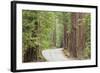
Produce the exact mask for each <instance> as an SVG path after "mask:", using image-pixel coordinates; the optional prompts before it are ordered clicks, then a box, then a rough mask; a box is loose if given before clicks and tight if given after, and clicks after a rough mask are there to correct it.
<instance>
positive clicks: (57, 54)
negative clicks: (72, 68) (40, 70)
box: [42, 48, 69, 61]
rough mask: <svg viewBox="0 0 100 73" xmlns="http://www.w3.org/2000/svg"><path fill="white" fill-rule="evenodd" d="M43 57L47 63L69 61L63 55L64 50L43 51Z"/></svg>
mask: <svg viewBox="0 0 100 73" xmlns="http://www.w3.org/2000/svg"><path fill="white" fill-rule="evenodd" d="M42 55H43V56H44V58H45V59H46V60H47V61H66V60H69V59H68V58H67V57H66V56H65V55H64V53H63V48H56V49H47V50H43V51H42Z"/></svg>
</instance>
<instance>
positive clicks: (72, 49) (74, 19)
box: [69, 13, 78, 58]
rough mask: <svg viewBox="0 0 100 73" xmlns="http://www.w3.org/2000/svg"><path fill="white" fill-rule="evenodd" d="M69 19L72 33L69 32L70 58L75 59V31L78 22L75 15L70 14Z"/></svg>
mask: <svg viewBox="0 0 100 73" xmlns="http://www.w3.org/2000/svg"><path fill="white" fill-rule="evenodd" d="M71 19H72V31H71V41H70V43H71V46H70V50H69V52H70V55H71V57H73V58H77V46H76V45H77V43H76V37H77V36H76V34H77V32H76V30H77V24H78V22H77V20H78V16H77V13H72V15H71Z"/></svg>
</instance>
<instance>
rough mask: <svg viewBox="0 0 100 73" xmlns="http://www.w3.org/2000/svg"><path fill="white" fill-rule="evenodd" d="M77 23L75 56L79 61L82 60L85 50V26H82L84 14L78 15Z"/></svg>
mask: <svg viewBox="0 0 100 73" xmlns="http://www.w3.org/2000/svg"><path fill="white" fill-rule="evenodd" d="M78 16H79V22H78V29H77V32H78V33H77V35H78V36H77V55H78V58H79V59H82V58H83V56H84V48H85V25H84V20H83V19H84V16H85V14H82V13H79V14H78Z"/></svg>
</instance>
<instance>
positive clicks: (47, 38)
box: [22, 10, 91, 58]
mask: <svg viewBox="0 0 100 73" xmlns="http://www.w3.org/2000/svg"><path fill="white" fill-rule="evenodd" d="M71 14H72V13H71V12H51V11H35V10H23V11H22V31H23V33H22V45H23V54H25V51H27V49H29V48H32V49H35V50H44V49H50V48H60V47H63V46H61V44H63V40H62V39H63V38H64V36H63V35H64V24H65V25H66V28H67V30H66V31H67V32H69V33H70V32H71V30H72V25H71ZM84 21H85V26H86V38H85V39H86V47H85V58H87V57H90V48H91V47H90V46H91V44H90V14H86V16H85V18H84ZM54 41H55V44H56V45H54ZM37 46H39V47H38V48H37ZM37 54H38V56H39V57H40V55H39V54H40V53H38V52H37Z"/></svg>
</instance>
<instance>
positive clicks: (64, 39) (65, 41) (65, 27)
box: [63, 23, 67, 49]
mask: <svg viewBox="0 0 100 73" xmlns="http://www.w3.org/2000/svg"><path fill="white" fill-rule="evenodd" d="M63 47H64V49H67V26H66V24H65V23H64V38H63Z"/></svg>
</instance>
